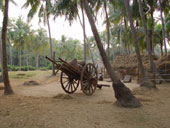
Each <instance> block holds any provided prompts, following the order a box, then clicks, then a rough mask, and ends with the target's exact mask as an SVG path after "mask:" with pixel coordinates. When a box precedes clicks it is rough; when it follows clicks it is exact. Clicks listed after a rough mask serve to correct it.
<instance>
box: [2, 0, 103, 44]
mask: <svg viewBox="0 0 170 128" xmlns="http://www.w3.org/2000/svg"><path fill="white" fill-rule="evenodd" d="M15 2H16V3H17V6H15V5H13V4H12V3H10V4H9V17H10V18H15V19H17V18H18V17H19V16H22V18H23V20H24V21H25V22H26V21H27V14H28V11H29V8H28V9H24V8H23V9H21V8H22V6H23V5H24V3H25V0H15ZM80 14H81V13H80ZM2 18H3V16H2V13H0V23H2ZM98 18H99V19H100V20H98V23H96V25H97V28H98V30H99V31H102V30H104V29H105V25H103V20H102V18H101V16H100V17H98ZM85 24H86V34H87V36H92V32H91V28H90V25H89V23H88V19H87V17H86V20H85ZM30 25H31V26H32V29H38V28H40V26H41V27H43V28H45V29H46V30H47V32H48V29H47V25H46V26H44V24H43V23H39V19H38V16H37V15H35V16H34V18H33V19H32V21H31V22H30ZM50 26H51V35H52V37H53V38H55V39H57V40H59V39H61V35H65V36H67V37H71V38H74V39H79V40H80V41H83V31H82V28H81V25H80V23H79V21H78V19H77V21H74V22H73V24H72V25H71V26H70V24H69V22H68V21H65V18H64V17H58V18H56V20H55V21H54V20H53V16H51V17H50Z"/></svg>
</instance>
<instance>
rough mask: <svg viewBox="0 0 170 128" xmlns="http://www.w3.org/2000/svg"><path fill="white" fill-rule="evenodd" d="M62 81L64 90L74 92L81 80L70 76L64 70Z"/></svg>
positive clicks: (61, 76)
mask: <svg viewBox="0 0 170 128" xmlns="http://www.w3.org/2000/svg"><path fill="white" fill-rule="evenodd" d="M60 82H61V87H62V88H63V90H64V91H65V92H66V93H69V94H71V93H74V92H75V91H76V90H77V88H78V86H79V80H76V79H74V78H72V77H69V76H68V75H67V74H65V73H64V72H61V75H60Z"/></svg>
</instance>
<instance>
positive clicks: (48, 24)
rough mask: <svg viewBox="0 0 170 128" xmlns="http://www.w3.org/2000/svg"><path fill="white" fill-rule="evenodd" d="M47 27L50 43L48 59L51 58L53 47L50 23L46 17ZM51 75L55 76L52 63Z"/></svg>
mask: <svg viewBox="0 0 170 128" xmlns="http://www.w3.org/2000/svg"><path fill="white" fill-rule="evenodd" d="M47 26H48V33H49V41H50V57H51V58H53V49H52V48H53V46H52V40H51V29H50V22H49V17H48V16H47ZM52 75H55V69H54V63H52Z"/></svg>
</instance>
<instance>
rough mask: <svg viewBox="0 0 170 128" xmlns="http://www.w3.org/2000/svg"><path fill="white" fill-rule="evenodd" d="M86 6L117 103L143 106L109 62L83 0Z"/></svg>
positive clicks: (84, 1) (87, 10)
mask: <svg viewBox="0 0 170 128" xmlns="http://www.w3.org/2000/svg"><path fill="white" fill-rule="evenodd" d="M83 4H84V8H85V11H86V14H87V17H88V20H89V23H90V25H91V29H92V32H93V35H94V38H95V40H96V44H97V47H98V49H99V52H100V55H101V57H102V60H103V63H104V66H105V67H106V70H107V72H108V74H109V76H110V78H111V80H112V81H113V84H112V85H113V89H114V91H115V97H116V99H117V103H118V104H119V105H121V106H123V107H139V106H141V104H140V102H139V101H138V100H137V99H136V97H134V96H133V95H132V93H131V91H130V89H129V88H127V87H126V86H125V85H124V84H123V83H122V82H121V81H120V79H119V78H118V76H117V75H116V73H115V72H114V71H113V69H112V67H111V64H110V63H109V60H108V57H107V55H106V53H105V50H104V48H103V45H102V43H101V40H100V37H99V34H98V31H97V28H96V25H95V23H94V19H93V17H92V15H91V12H90V9H89V6H88V3H87V0H83Z"/></svg>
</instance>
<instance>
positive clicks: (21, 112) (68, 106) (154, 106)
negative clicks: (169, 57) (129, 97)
mask: <svg viewBox="0 0 170 128" xmlns="http://www.w3.org/2000/svg"><path fill="white" fill-rule="evenodd" d="M30 79H31V80H36V81H38V82H39V83H40V85H38V86H23V85H22V84H23V82H24V81H25V80H19V81H18V80H11V82H12V85H13V89H14V91H15V95H13V96H0V128H170V122H169V120H170V108H169V106H170V93H169V92H170V85H169V84H162V85H159V86H158V88H159V89H158V90H156V91H155V90H145V89H135V91H133V93H134V94H135V96H136V97H137V98H138V99H140V101H141V102H142V104H143V106H142V107H141V108H136V109H130V108H120V107H117V106H115V105H114V101H115V98H114V92H113V89H112V88H107V87H105V88H103V89H102V90H99V89H97V90H96V92H95V93H94V95H92V96H86V95H84V94H83V93H82V92H81V91H80V89H78V91H77V92H76V93H75V94H72V95H68V94H66V93H65V92H64V91H63V90H62V89H61V86H60V84H59V79H58V77H49V76H48V75H47V74H45V75H42V76H38V77H37V76H35V77H34V78H30ZM30 79H29V80H30ZM27 80H28V79H27ZM106 83H107V84H111V83H108V82H106ZM127 86H128V87H130V88H131V89H133V88H135V87H137V86H138V85H137V84H135V83H131V84H127ZM2 93H3V91H2V90H0V94H2Z"/></svg>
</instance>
